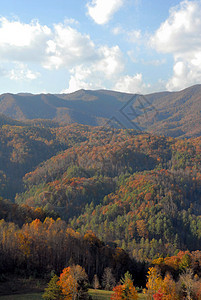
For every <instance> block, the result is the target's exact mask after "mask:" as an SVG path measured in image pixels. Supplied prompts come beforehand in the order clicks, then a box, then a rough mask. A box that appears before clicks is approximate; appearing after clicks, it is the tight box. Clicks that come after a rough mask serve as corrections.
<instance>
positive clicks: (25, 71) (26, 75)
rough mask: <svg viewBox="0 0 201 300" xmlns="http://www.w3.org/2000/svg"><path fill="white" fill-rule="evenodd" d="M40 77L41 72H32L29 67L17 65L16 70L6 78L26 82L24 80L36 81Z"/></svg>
mask: <svg viewBox="0 0 201 300" xmlns="http://www.w3.org/2000/svg"><path fill="white" fill-rule="evenodd" d="M39 76H40V73H39V72H33V71H31V70H30V69H29V68H28V67H27V65H24V64H16V66H15V68H13V69H11V70H10V71H8V72H7V74H6V77H8V78H9V79H11V80H16V81H24V80H26V81H27V80H28V81H30V80H34V79H37V78H38V77H39Z"/></svg>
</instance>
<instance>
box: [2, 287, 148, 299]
mask: <svg viewBox="0 0 201 300" xmlns="http://www.w3.org/2000/svg"><path fill="white" fill-rule="evenodd" d="M89 294H90V295H91V296H92V299H93V300H110V297H111V295H112V292H109V291H102V290H93V289H89ZM146 299H147V298H146V296H145V295H143V294H139V300H146ZM0 300H42V294H41V293H40V294H39V293H37V294H21V295H9V296H0Z"/></svg>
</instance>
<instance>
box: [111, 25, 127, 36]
mask: <svg viewBox="0 0 201 300" xmlns="http://www.w3.org/2000/svg"><path fill="white" fill-rule="evenodd" d="M112 33H113V34H114V35H119V34H124V33H125V30H124V29H123V28H122V27H121V26H116V27H114V28H113V29H112Z"/></svg>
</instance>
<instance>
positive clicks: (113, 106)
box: [0, 85, 201, 138]
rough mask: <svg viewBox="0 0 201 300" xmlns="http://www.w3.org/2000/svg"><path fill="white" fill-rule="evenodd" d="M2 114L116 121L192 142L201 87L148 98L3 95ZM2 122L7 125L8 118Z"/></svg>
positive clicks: (200, 113) (103, 93) (199, 118)
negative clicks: (113, 119) (185, 138)
mask: <svg viewBox="0 0 201 300" xmlns="http://www.w3.org/2000/svg"><path fill="white" fill-rule="evenodd" d="M0 113H1V114H3V115H5V116H7V117H10V118H12V119H15V120H18V121H26V120H32V119H45V120H47V119H50V120H53V121H55V122H59V123H60V122H62V123H64V124H71V123H75V122H76V123H80V124H86V125H95V126H96V125H103V124H105V123H106V122H107V121H108V120H110V119H111V118H115V120H117V123H118V126H119V127H123V128H125V127H126V128H128V127H129V128H134V129H141V130H144V131H148V132H152V133H155V134H162V135H167V136H173V137H187V138H189V137H196V136H200V135H201V85H195V86H192V87H189V88H187V89H185V90H182V91H179V92H160V93H153V94H149V95H146V96H145V97H144V96H137V95H134V94H127V93H120V92H115V91H107V90H98V91H90V90H79V91H77V92H74V93H71V94H39V95H33V94H28V93H21V94H9V93H7V94H2V95H0ZM0 119H1V121H0V122H1V123H2V122H5V117H3V116H1V117H0ZM2 120H4V121H2ZM7 121H8V119H7ZM10 122H11V123H13V124H12V125H14V123H15V121H13V120H9V124H11V123H10ZM18 124H19V123H18Z"/></svg>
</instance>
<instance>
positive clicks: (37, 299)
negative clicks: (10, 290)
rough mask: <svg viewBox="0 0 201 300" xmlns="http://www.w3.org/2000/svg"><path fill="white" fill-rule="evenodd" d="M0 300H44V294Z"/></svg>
mask: <svg viewBox="0 0 201 300" xmlns="http://www.w3.org/2000/svg"><path fill="white" fill-rule="evenodd" d="M0 300H42V294H38V293H37V294H21V295H9V296H0Z"/></svg>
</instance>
